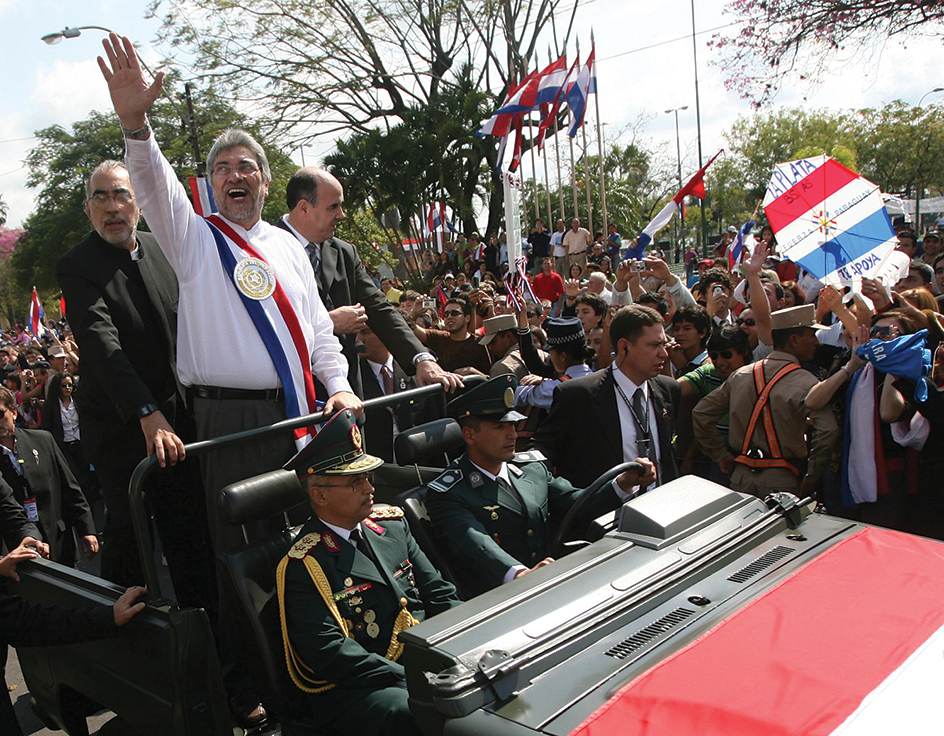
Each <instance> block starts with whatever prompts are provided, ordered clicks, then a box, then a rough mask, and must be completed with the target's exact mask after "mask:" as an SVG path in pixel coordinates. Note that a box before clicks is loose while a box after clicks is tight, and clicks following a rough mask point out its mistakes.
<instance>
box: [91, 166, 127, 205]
mask: <svg viewBox="0 0 944 736" xmlns="http://www.w3.org/2000/svg"><path fill="white" fill-rule="evenodd" d="M115 169H124V170H125V171H127V170H128V167H127V166H125V164H124V162H123V161H116V160H115V159H113V158H110V159H107V160H105V161H102V162H101V163H100V164H99V165H98V166H96V167H95V168H94V169H92V173H91V174H89V178H88V179H86V180H85V199H86V200H89V199H91V198H92V178H93V177H94V176H95V175H96V174H97V173H99V172H100V171H114V170H115Z"/></svg>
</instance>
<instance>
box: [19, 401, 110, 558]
mask: <svg viewBox="0 0 944 736" xmlns="http://www.w3.org/2000/svg"><path fill="white" fill-rule="evenodd" d="M0 409H3V410H4V413H3V416H2V417H0V445H2V447H0V475H2V476H3V480H4V481H5V482H6V484H7V485H8V486H9V487H10V488H11V489H12V490H13V496H14V498H15V499H16V501H17V502H19V503H20V504H21V505H22V506H23V508H24V510H25V511H26V514H27V516H28V517H29V518H30V520H31V521H32V522H34V523H35V524H36V526H38V527H39V529H40V532H41V534H42V536H43V538H44V539H45V540H46V542H47V543H48V544H49V548H50V558H51V559H52V560H54V561H55V562H58V563H60V564H63V565H66V566H69V567H71V566H72V565H74V564H75V562H76V555H75V552H76V550H75V541H74V539H73V536H72V532H73V529H74V530H75V532H76V533H77V534H78V535H79V538H80V539H81V541H82V545H83V547H84V548H85V551H86V552H87V553H88V554H89V555H90V556H92V555H94V554H95V553H96V552H98V538H97V537H96V536H95V521H94V520H93V519H92V512H91V511H90V510H89V505H88V502H87V501H86V500H85V495H84V494H83V493H82V489H81V488H80V487H79V482H78V481H77V480H76V479H75V476H74V475H73V474H72V471H71V470H69V464H68V462H67V461H66V458H65V456H64V455H63V454H62V451H61V450H60V449H59V448H58V446H57V445H56V443H55V440H53V438H52V435H51V434H49V432H46V431H44V430H41V429H15V427H14V423H13V419H14V416H15V414H14V412H15V410H16V402H15V400H14V398H13V394H11V393H10V392H9V391H8V390H7V389H5V388H0Z"/></svg>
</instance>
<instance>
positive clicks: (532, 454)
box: [512, 450, 547, 463]
mask: <svg viewBox="0 0 944 736" xmlns="http://www.w3.org/2000/svg"><path fill="white" fill-rule="evenodd" d="M545 460H547V457H545V455H544V453H543V452H541V451H540V450H529V451H528V452H516V453H515V457H514V459H513V460H512V462H513V463H540V462H544V461H545Z"/></svg>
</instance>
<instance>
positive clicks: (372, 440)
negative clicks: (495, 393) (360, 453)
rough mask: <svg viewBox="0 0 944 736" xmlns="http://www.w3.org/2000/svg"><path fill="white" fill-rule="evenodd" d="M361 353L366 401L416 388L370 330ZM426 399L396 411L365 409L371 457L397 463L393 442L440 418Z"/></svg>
mask: <svg viewBox="0 0 944 736" xmlns="http://www.w3.org/2000/svg"><path fill="white" fill-rule="evenodd" d="M357 350H358V354H359V355H360V356H361V357H360V364H361V366H360V367H361V377H362V379H363V381H364V386H363V388H364V394H363V397H364V399H365V400H366V399H375V398H379V397H381V396H387V395H389V394H395V393H399V392H401V391H408V390H410V389H413V388H416V380H415V379H414V378H413V377H412V376H408V375H406V373H404V372H403V369H402V368H401V367H400V366H399V365H398V364H397V362H396V361H395V360H394V359H393V356H392V355H391V354H390V351H389V350H387V348H386V346H385V345H384V344H383V343H382V342H381V341H380V338H379V337H377V335H376V334H375V333H374V331H373V330H372V329H370V327H363V328H362V329H361V331H360V333H359V334H358V342H357ZM428 404H429V402H427V401H426V400H425V399H420V400H419V401H404V402H402V403H400V404H397V406H395V407H393V408H386V407H373V408H369V409H365V410H364V425H363V429H364V443H365V446H366V448H367V449H368V450H369V451H370V452H371V454H373V455H376V456H377V457H379V458H380V459H381V460H383V461H384V462H388V463H392V462H394V457H393V441H394V438H395V437H396V435H397V434H398V433H400V432H402V431H403V430H404V429H409V428H410V427H415V426H416V425H418V424H423V422H427V421H431V420H432V419H436V418H437V417H436V416H435V413H434V412H433V410H432V407H431V406H429V405H428Z"/></svg>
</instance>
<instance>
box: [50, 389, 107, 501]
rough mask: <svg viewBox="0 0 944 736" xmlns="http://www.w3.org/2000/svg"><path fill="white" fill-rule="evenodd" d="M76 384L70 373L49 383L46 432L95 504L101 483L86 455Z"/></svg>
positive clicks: (86, 495)
mask: <svg viewBox="0 0 944 736" xmlns="http://www.w3.org/2000/svg"><path fill="white" fill-rule="evenodd" d="M74 383H75V379H74V378H73V377H72V375H71V374H70V373H56V374H54V375H53V376H52V378H50V379H49V385H48V386H47V388H46V391H47V393H46V403H45V405H44V410H43V424H42V428H43V429H45V430H46V431H47V432H49V433H50V434H51V435H52V436H53V439H54V440H55V441H56V444H57V445H58V446H59V449H60V450H62V454H63V455H64V456H65V458H66V461H67V462H68V463H69V470H71V471H72V474H73V475H74V476H75V477H76V480H78V481H79V485H80V486H82V492H83V493H84V494H85V497H86V499H88V500H89V502H91V501H92V500H93V498H96V497H97V488H98V483H97V481H96V478H95V473H94V471H93V470H92V469H91V467H90V466H89V463H88V461H87V460H86V459H85V454H84V453H83V452H82V441H81V439H82V438H81V436H80V434H79V412H78V409H77V408H76V405H75V402H74V401H73V400H72V389H73V386H74Z"/></svg>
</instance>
